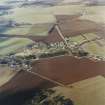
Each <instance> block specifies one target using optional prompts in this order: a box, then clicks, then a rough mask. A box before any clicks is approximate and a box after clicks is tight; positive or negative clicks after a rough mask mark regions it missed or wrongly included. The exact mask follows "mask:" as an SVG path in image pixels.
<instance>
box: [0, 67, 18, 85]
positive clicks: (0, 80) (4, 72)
mask: <svg viewBox="0 0 105 105" xmlns="http://www.w3.org/2000/svg"><path fill="white" fill-rule="evenodd" d="M16 73H17V72H16V71H12V70H11V68H9V67H8V66H5V67H0V86H2V85H4V84H5V83H7V82H8V81H9V80H11V78H13V77H14V76H15V75H16Z"/></svg>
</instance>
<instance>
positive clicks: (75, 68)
mask: <svg viewBox="0 0 105 105" xmlns="http://www.w3.org/2000/svg"><path fill="white" fill-rule="evenodd" d="M36 69H37V70H36ZM33 71H36V72H37V73H39V74H41V75H44V76H46V77H48V78H51V79H53V80H55V81H58V82H61V83H63V84H71V83H74V82H77V81H81V80H84V79H87V78H90V77H94V76H97V75H104V74H105V62H101V61H99V62H95V61H92V60H89V59H85V58H83V59H77V58H74V57H71V56H62V57H57V58H51V59H44V60H39V61H38V62H37V64H36V65H34V63H33Z"/></svg>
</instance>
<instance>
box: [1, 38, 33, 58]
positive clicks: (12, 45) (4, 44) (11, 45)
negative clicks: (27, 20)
mask: <svg viewBox="0 0 105 105" xmlns="http://www.w3.org/2000/svg"><path fill="white" fill-rule="evenodd" d="M31 43H33V42H32V41H31V40H29V39H25V38H21V39H20V38H7V39H5V40H1V41H0V56H5V55H7V54H10V53H16V52H17V51H18V50H19V51H20V50H21V49H23V48H24V47H26V46H27V45H28V44H31Z"/></svg>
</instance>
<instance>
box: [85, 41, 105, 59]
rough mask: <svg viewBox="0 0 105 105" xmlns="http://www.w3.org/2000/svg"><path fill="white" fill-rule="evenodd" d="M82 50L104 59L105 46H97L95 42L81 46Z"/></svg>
mask: <svg viewBox="0 0 105 105" xmlns="http://www.w3.org/2000/svg"><path fill="white" fill-rule="evenodd" d="M83 49H84V50H85V51H87V52H89V53H90V54H92V55H95V56H102V57H105V46H104V47H103V46H99V44H97V43H96V42H90V43H87V44H85V45H83Z"/></svg>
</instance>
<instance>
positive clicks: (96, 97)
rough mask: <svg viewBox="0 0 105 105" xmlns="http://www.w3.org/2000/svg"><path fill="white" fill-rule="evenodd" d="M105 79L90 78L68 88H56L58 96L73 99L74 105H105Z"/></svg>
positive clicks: (98, 77)
mask: <svg viewBox="0 0 105 105" xmlns="http://www.w3.org/2000/svg"><path fill="white" fill-rule="evenodd" d="M104 83H105V78H104V77H102V76H97V77H94V78H89V79H86V80H83V81H80V82H77V83H74V84H71V85H68V86H67V87H66V86H65V87H60V86H58V87H55V88H53V89H54V90H56V94H60V95H64V96H65V97H66V98H70V99H72V101H73V102H74V105H100V104H101V105H104V103H105V99H104V97H105V84H104Z"/></svg>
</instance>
